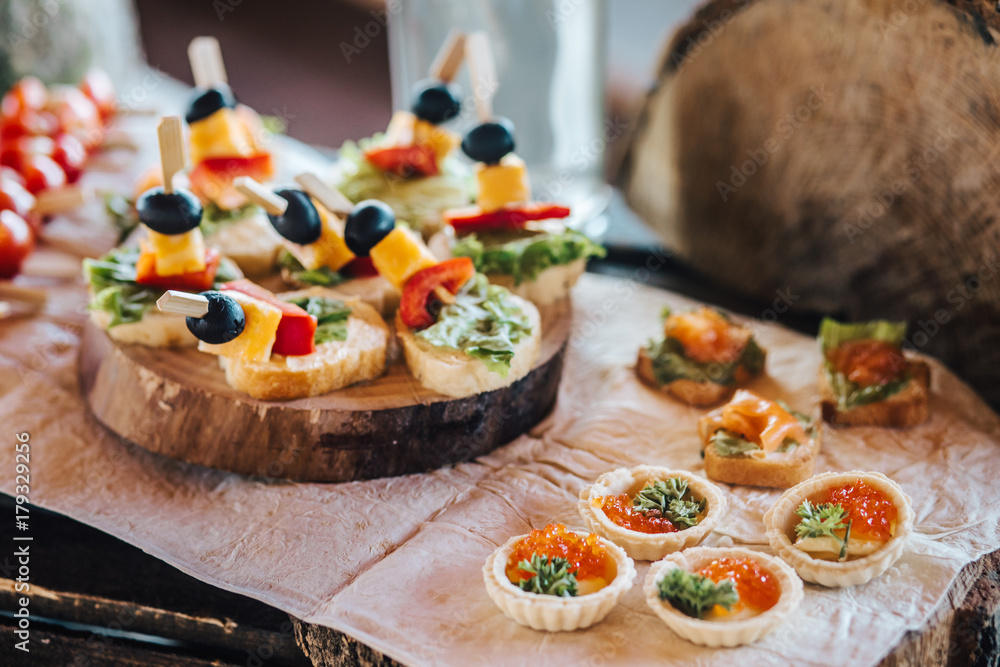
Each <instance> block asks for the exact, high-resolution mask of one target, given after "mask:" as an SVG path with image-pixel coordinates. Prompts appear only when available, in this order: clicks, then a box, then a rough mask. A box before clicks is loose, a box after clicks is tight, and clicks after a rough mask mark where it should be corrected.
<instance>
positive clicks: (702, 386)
mask: <svg viewBox="0 0 1000 667" xmlns="http://www.w3.org/2000/svg"><path fill="white" fill-rule="evenodd" d="M765 354H766V353H765ZM635 371H636V373H638V374H639V378H640V379H642V381H643V382H645V383H646V384H647V385H649V386H651V387H653V388H654V389H658V390H659V391H661V392H663V393H664V394H669V395H671V396H674V397H675V398H676V399H677V400H679V401H681V402H682V403H687V404H688V405H693V406H695V407H699V408H704V407H708V406H710V405H715V404H717V403H721V402H722V401H726V400H729V399H730V398H732V396H733V393H734V392H735V391H736V390H737V389H738V388H739V387H741V386H744V385H746V383H748V382H749V381H750V380H752V379H753V377H754V376H752V375H751V374H750V373H749V372H747V370H746V368H745V367H744V366H742V365H741V366H739V367H738V368H737V369H736V373H735V375H734V379H735V380H736V381H735V382H734V383H733V384H731V385H725V384H718V383H716V382H711V381H705V382H696V381H694V380H686V379H681V380H674V381H673V382H668V383H667V384H664V385H661V384H659V383H658V382H657V381H656V375H655V374H654V373H653V358H652V357H651V356H649V351H648V350H647V349H646V348H645V347H641V348H639V359H638V361H637V362H636V365H635Z"/></svg>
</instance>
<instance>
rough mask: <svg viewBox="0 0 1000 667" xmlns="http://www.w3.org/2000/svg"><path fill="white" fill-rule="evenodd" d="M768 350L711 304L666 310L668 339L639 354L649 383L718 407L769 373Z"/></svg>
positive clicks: (696, 402) (638, 367) (686, 399)
mask: <svg viewBox="0 0 1000 667" xmlns="http://www.w3.org/2000/svg"><path fill="white" fill-rule="evenodd" d="M764 357H765V353H764V350H763V349H761V347H760V346H759V345H757V341H756V340H755V339H754V337H753V333H751V331H750V330H749V329H748V328H746V327H744V326H741V325H739V324H736V323H735V322H733V321H732V320H731V319H730V318H729V316H728V315H726V314H724V313H722V312H721V311H718V310H716V309H714V308H709V307H708V306H701V307H700V308H697V309H695V310H691V311H682V312H672V311H671V310H669V309H664V311H663V337H662V338H658V339H655V340H652V341H650V342H649V343H648V344H647V345H646V346H645V347H643V348H641V349H640V350H639V361H638V362H637V364H636V372H637V373H638V374H639V377H640V378H642V380H643V381H645V382H646V383H647V384H649V385H651V386H653V387H656V388H658V389H659V390H660V391H662V392H664V393H668V394H671V395H673V396H674V397H676V398H677V399H678V400H680V401H682V402H684V403H687V404H689V405H695V406H699V407H701V406H708V405H714V404H716V403H719V402H720V401H723V400H725V399H727V398H729V397H730V396H732V395H733V392H734V391H735V390H736V388H737V387H741V386H744V385H746V384H747V383H748V382H749V381H750V380H752V379H753V378H755V377H756V376H758V375H760V374H761V373H763V372H764Z"/></svg>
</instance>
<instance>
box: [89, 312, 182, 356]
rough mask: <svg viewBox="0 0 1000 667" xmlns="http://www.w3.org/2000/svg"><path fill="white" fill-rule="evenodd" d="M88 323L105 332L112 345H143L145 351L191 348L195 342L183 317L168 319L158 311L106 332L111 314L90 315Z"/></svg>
mask: <svg viewBox="0 0 1000 667" xmlns="http://www.w3.org/2000/svg"><path fill="white" fill-rule="evenodd" d="M90 321H91V322H93V323H94V324H96V325H97V326H99V327H101V328H102V329H104V330H106V331H107V332H108V336H109V337H110V338H111V340H113V341H115V342H116V343H122V344H124V345H145V346H146V347H195V346H196V345H198V339H197V338H195V337H194V334H192V333H191V332H190V331H188V328H187V318H185V317H184V316H183V315H168V314H166V313H161V312H158V311H155V310H153V311H150V312H148V313H146V314H145V315H144V316H143V317H142V319H141V320H139V321H138V322H129V323H127V324H119V325H117V326H113V327H111V328H110V329H109V328H108V322H110V321H111V313H108V312H107V311H103V310H92V311H90Z"/></svg>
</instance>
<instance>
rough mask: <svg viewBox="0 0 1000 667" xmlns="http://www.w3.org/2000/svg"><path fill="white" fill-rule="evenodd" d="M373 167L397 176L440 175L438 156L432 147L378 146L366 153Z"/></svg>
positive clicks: (415, 145)
mask: <svg viewBox="0 0 1000 667" xmlns="http://www.w3.org/2000/svg"><path fill="white" fill-rule="evenodd" d="M365 158H366V159H367V160H368V161H369V162H371V163H372V164H373V165H375V166H376V167H378V168H379V169H381V170H382V171H387V172H389V173H392V174H396V175H397V176H402V177H404V178H408V177H410V176H434V175H435V174H437V173H439V171H440V170H439V169H438V163H437V155H436V154H435V153H434V149H432V148H431V147H430V146H424V145H422V144H414V145H411V146H377V147H375V148H369V149H368V150H366V151H365Z"/></svg>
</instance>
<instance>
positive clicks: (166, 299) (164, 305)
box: [156, 290, 208, 317]
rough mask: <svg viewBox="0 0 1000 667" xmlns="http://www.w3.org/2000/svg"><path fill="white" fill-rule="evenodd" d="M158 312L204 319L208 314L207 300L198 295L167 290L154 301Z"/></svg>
mask: <svg viewBox="0 0 1000 667" xmlns="http://www.w3.org/2000/svg"><path fill="white" fill-rule="evenodd" d="M156 307H157V308H159V309H160V312H163V313H171V314H173V315H185V316H187V317H205V315H207V314H208V299H206V298H205V297H203V296H202V295H200V294H189V293H188V292H178V291H177V290H167V291H166V292H165V293H164V294H163V296H161V297H160V298H159V299H157V300H156Z"/></svg>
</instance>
